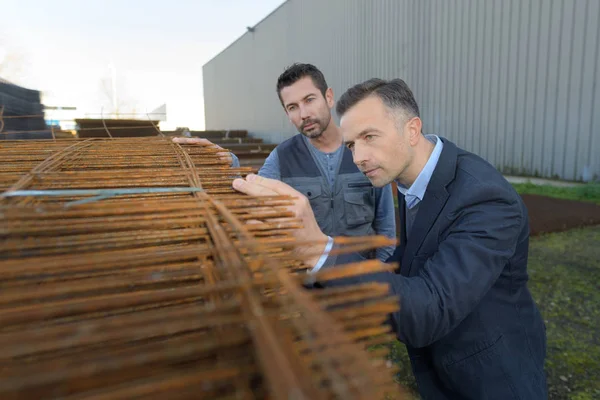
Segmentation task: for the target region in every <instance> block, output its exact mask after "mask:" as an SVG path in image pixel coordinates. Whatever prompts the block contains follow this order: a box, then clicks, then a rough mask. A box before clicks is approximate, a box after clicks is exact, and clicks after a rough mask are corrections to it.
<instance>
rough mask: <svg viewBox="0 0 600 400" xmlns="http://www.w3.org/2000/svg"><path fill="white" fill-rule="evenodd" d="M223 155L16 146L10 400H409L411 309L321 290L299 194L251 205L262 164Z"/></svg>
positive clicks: (10, 144)
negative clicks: (236, 181)
mask: <svg viewBox="0 0 600 400" xmlns="http://www.w3.org/2000/svg"><path fill="white" fill-rule="evenodd" d="M218 151H219V150H218V149H217V148H215V147H213V146H207V147H200V146H180V145H178V144H174V143H172V142H171V140H170V139H168V138H166V137H151V138H143V139H142V138H126V139H87V140H64V141H63V140H56V141H52V140H48V141H3V142H0V159H1V160H2V161H3V163H2V169H1V170H0V188H1V192H2V193H3V194H2V197H0V235H1V239H2V240H1V243H2V244H1V246H0V293H1V295H0V348H2V351H1V352H0V398H1V399H3V400H5V399H49V398H61V399H111V400H113V399H135V398H151V399H180V398H181V399H187V398H189V399H310V400H313V399H383V398H396V399H401V398H404V392H403V390H402V388H401V387H400V386H399V385H397V384H396V383H395V382H394V380H393V375H394V373H395V371H394V368H393V367H392V365H391V363H390V362H389V361H387V347H386V346H385V344H386V343H389V342H390V341H392V340H393V339H394V337H393V335H392V334H391V333H390V331H389V328H388V327H387V325H384V324H383V322H384V320H385V318H386V316H387V314H388V313H390V312H393V311H395V310H397V308H398V306H399V305H398V304H399V303H398V299H397V298H396V297H393V296H390V295H389V294H388V288H387V286H386V285H382V284H375V283H373V284H364V285H360V286H351V287H345V288H336V289H321V290H314V289H313V290H308V289H305V288H304V287H303V285H302V282H303V280H304V279H305V278H306V276H307V272H306V267H305V266H304V264H303V262H302V260H301V259H300V258H299V256H298V255H297V253H296V252H295V249H297V247H298V246H299V245H302V244H304V245H305V244H306V243H300V242H299V241H298V240H296V239H295V238H294V236H293V231H294V229H297V228H298V227H299V221H298V220H296V219H295V218H294V216H293V214H291V213H290V211H289V210H288V208H287V206H288V205H290V204H291V201H292V200H291V199H290V198H287V197H261V198H250V197H247V196H243V195H241V194H237V193H235V192H234V191H233V190H232V189H231V181H232V179H233V178H234V177H236V176H238V175H242V176H243V175H244V174H246V173H247V172H248V169H244V168H241V169H231V168H229V167H228V162H227V161H226V160H223V159H221V158H220V156H219V154H217V153H218ZM340 243H343V244H344V246H343V249H342V250H341V251H353V250H354V251H355V250H359V249H365V248H373V247H377V246H381V245H386V244H389V240H388V239H385V238H377V237H375V238H355V239H352V238H346V239H345V240H344V241H342V240H341V239H340ZM390 268H392V267H390V266H386V265H384V264H382V263H380V262H378V261H374V260H370V261H365V262H362V263H359V264H353V265H346V266H340V267H336V268H332V269H328V270H325V271H323V272H321V273H319V274H318V276H317V278H318V279H319V280H321V281H327V280H330V279H336V278H339V277H344V276H350V275H353V274H361V273H367V272H372V271H382V270H389V269H390Z"/></svg>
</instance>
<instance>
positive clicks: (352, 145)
mask: <svg viewBox="0 0 600 400" xmlns="http://www.w3.org/2000/svg"><path fill="white" fill-rule="evenodd" d="M346 147H348V149H350V150H352V149H353V148H354V143H346Z"/></svg>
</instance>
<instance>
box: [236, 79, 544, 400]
mask: <svg viewBox="0 0 600 400" xmlns="http://www.w3.org/2000/svg"><path fill="white" fill-rule="evenodd" d="M337 113H338V115H339V116H340V118H341V124H340V127H341V129H342V133H343V136H344V140H345V144H346V146H348V148H350V150H352V154H353V161H354V163H355V164H356V165H357V166H358V167H359V168H360V170H361V171H362V172H363V173H364V174H365V175H366V176H367V177H368V178H369V180H370V181H371V183H372V184H373V185H374V186H376V187H381V186H383V185H386V184H388V183H390V182H392V181H396V182H397V184H398V189H399V193H398V202H399V203H398V204H399V212H400V216H401V220H402V223H401V238H400V243H399V245H398V247H397V248H396V250H395V252H394V254H393V255H392V257H390V259H389V260H388V262H399V264H400V269H399V270H398V271H396V273H388V272H380V273H373V274H369V275H363V276H358V277H352V278H346V279H342V280H338V281H334V282H326V283H323V286H328V285H350V284H356V283H359V282H372V281H377V282H386V283H389V285H390V290H391V292H392V293H393V294H395V295H397V296H398V297H399V298H400V303H401V307H400V311H398V312H396V313H394V314H392V315H390V318H389V323H390V324H391V326H392V327H393V329H394V331H395V333H396V335H397V337H398V339H399V340H400V341H402V342H403V343H405V344H406V347H407V349H408V353H409V356H410V359H411V364H412V368H413V372H414V375H415V377H416V380H417V383H418V386H419V392H420V394H421V397H422V398H423V399H435V400H443V399H498V400H508V399H527V400H537V399H545V398H547V386H546V379H545V373H544V368H543V367H544V359H545V354H546V334H545V326H544V323H543V320H542V317H541V315H540V313H539V311H538V309H537V307H536V305H535V303H534V301H533V299H532V297H531V294H530V292H529V290H528V288H527V280H528V274H527V252H528V245H529V225H528V215H527V210H526V208H525V205H524V204H523V202H522V200H521V198H520V196H519V195H518V194H517V193H516V192H515V191H514V189H513V188H512V187H511V185H510V184H509V183H508V182H507V181H506V180H505V179H504V178H503V176H502V175H501V174H500V173H499V172H498V171H497V170H496V169H495V168H494V167H493V166H491V165H490V164H489V163H487V162H486V161H484V160H483V159H481V158H480V157H478V156H476V155H474V154H471V153H469V152H466V151H464V150H461V149H459V148H458V147H456V146H455V145H454V144H453V143H452V142H450V141H449V140H447V139H444V138H441V137H437V136H435V135H423V134H422V132H421V126H422V122H421V119H420V116H419V108H418V106H417V103H416V101H415V99H414V97H413V94H412V92H411V90H410V89H409V88H408V86H407V85H406V84H405V83H404V82H403V81H402V80H399V79H395V80H392V81H383V80H380V79H372V80H369V81H366V82H364V83H362V84H359V85H356V86H354V87H352V88H350V89H349V90H348V91H347V92H346V93H344V95H343V96H342V97H341V98H340V100H339V102H338V104H337ZM234 188H236V189H237V190H239V191H241V192H244V193H248V194H250V195H273V194H292V195H294V196H298V200H297V201H296V203H295V205H294V207H293V210H294V212H295V213H296V215H297V216H298V217H299V218H301V219H302V220H303V225H304V228H303V229H302V230H300V231H298V233H297V235H298V237H300V238H321V239H323V242H324V243H325V242H326V243H327V245H324V246H323V248H322V253H320V254H317V256H314V257H310V258H308V260H307V262H308V263H309V265H314V267H313V269H312V273H314V272H316V271H318V270H320V269H323V268H331V267H334V266H335V265H340V264H345V263H348V262H352V261H356V260H358V259H360V256H358V255H357V254H351V255H344V256H337V257H336V256H333V255H331V256H329V255H328V254H329V252H330V251H331V249H332V247H334V245H335V244H334V242H333V239H332V238H328V237H326V236H325V235H323V233H322V232H321V231H320V230H319V229H318V226H317V225H316V223H315V222H314V217H313V216H312V212H311V210H310V206H307V204H308V201H307V200H306V199H305V198H303V197H302V196H301V195H300V194H299V193H297V192H295V191H293V189H291V188H289V187H287V186H286V185H285V184H283V183H281V182H277V181H271V180H268V179H265V178H261V177H256V176H249V177H247V178H246V180H242V179H238V180H235V181H234ZM311 250H312V251H313V252H314V248H313V249H311ZM302 251H306V252H307V251H309V249H303V250H302V249H301V250H300V255H301V254H302ZM316 277H317V280H318V275H316ZM317 283H318V282H317Z"/></svg>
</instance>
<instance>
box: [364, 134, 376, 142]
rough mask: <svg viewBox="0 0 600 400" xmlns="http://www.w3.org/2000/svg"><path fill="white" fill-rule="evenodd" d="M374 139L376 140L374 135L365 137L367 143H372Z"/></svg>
mask: <svg viewBox="0 0 600 400" xmlns="http://www.w3.org/2000/svg"><path fill="white" fill-rule="evenodd" d="M373 139H375V136H373V135H367V136H365V141H367V142H370V141H372V140H373Z"/></svg>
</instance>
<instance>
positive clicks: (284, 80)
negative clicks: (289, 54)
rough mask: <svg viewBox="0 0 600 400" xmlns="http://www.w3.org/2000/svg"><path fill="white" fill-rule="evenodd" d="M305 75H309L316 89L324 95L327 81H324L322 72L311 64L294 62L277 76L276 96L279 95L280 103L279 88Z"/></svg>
mask: <svg viewBox="0 0 600 400" xmlns="http://www.w3.org/2000/svg"><path fill="white" fill-rule="evenodd" d="M306 76H309V77H310V78H311V79H312V81H313V83H314V84H315V86H316V87H317V89H319V91H320V92H321V94H322V95H323V97H325V92H326V91H327V88H328V86H327V82H325V77H324V76H323V73H322V72H321V71H319V69H318V68H317V67H315V66H314V65H312V64H301V63H294V64H292V65H290V66H289V67H287V68H286V69H285V71H283V73H282V74H281V75H279V78H277V96H279V101H281V104H283V100H282V99H281V90H282V89H283V88H285V87H288V86H291V85H293V84H294V83H296V82H298V81H299V80H300V79H302V78H304V77H306Z"/></svg>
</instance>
